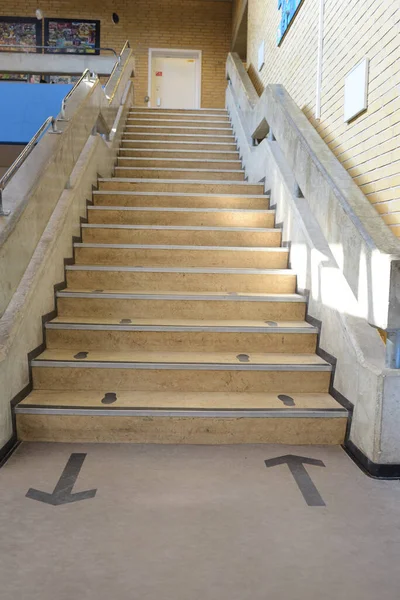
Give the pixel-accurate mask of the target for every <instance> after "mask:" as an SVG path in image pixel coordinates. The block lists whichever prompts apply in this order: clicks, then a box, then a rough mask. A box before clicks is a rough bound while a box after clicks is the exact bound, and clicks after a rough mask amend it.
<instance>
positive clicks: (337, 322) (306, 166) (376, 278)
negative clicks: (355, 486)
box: [227, 56, 400, 464]
mask: <svg viewBox="0 0 400 600" xmlns="http://www.w3.org/2000/svg"><path fill="white" fill-rule="evenodd" d="M233 58H234V57H232V56H230V58H229V61H231V63H229V61H228V69H227V72H228V77H229V79H230V85H229V86H228V89H227V107H228V110H229V113H230V116H231V119H232V124H233V127H234V130H235V135H236V137H237V140H238V145H239V148H240V154H241V157H242V160H243V164H244V167H245V169H246V174H247V176H248V178H249V181H252V182H256V181H260V180H262V179H263V178H265V188H266V190H268V191H270V193H271V204H272V206H275V207H276V220H277V223H278V224H279V223H282V226H283V242H284V243H285V244H286V245H288V246H290V266H291V268H293V269H294V270H295V272H296V273H297V277H298V288H299V292H302V293H305V294H307V295H308V297H309V306H308V314H309V317H311V318H313V319H315V320H317V321H319V322H320V323H321V335H320V349H321V351H322V352H325V353H327V354H328V355H330V356H331V357H332V358H333V359H335V360H336V369H335V375H334V380H333V388H334V389H333V393H335V391H336V392H338V393H339V394H340V395H341V396H342V397H343V398H344V399H345V400H347V401H348V402H349V403H350V404H352V405H353V407H354V410H353V417H352V422H351V429H350V434H349V440H350V441H351V442H352V443H353V444H354V445H355V446H356V447H357V448H358V449H359V450H361V452H362V453H363V454H364V455H365V456H366V457H367V458H368V459H369V460H370V461H373V462H374V463H378V464H393V463H399V462H400V427H399V424H400V402H399V400H398V398H399V397H400V378H399V374H400V372H399V371H398V370H392V369H387V368H386V367H385V345H384V343H383V341H382V339H381V336H380V335H379V333H378V330H377V329H376V328H374V327H372V326H371V325H370V323H369V317H371V319H372V320H373V321H375V323H374V324H376V325H378V324H380V323H382V324H384V323H386V322H387V321H386V320H385V319H387V320H391V321H392V323H396V326H397V320H396V319H397V318H399V317H400V311H399V310H398V308H397V309H396V307H395V305H392V306H391V311H392V312H391V311H389V310H388V307H389V303H390V293H393V291H394V289H396V286H394V288H393V278H391V272H390V269H391V268H393V267H394V268H397V267H396V265H397V254H394V253H395V251H396V250H397V244H398V242H397V240H396V239H395V238H394V236H392V234H391V233H390V232H389V231H388V230H386V236H385V237H379V235H381V234H380V233H379V231H378V238H377V237H376V235H377V234H376V232H375V231H371V235H369V231H370V228H371V227H372V224H371V222H368V216H369V211H370V209H371V206H370V205H369V203H368V201H367V199H364V200H365V205H366V208H365V211H362V210H361V203H362V198H363V194H362V193H361V192H359V190H358V189H357V186H355V184H354V182H352V181H351V178H350V177H349V176H348V175H347V173H346V172H344V173H345V176H346V177H344V176H342V175H341V172H340V170H342V171H343V168H342V167H341V165H340V164H339V163H338V168H337V169H336V166H335V165H334V167H335V168H333V170H332V169H331V168H330V166H331V162H332V159H331V156H330V154H331V153H330V151H329V149H328V148H326V150H325V149H324V146H325V144H324V142H323V141H322V140H320V139H319V140H317V139H316V138H318V134H317V133H316V132H314V133H315V136H316V138H314V137H313V135H312V134H310V132H309V131H308V128H311V129H312V126H311V125H310V124H309V123H308V121H307V119H306V118H305V117H304V121H305V123H304V122H303V121H302V120H300V122H299V121H298V120H297V114H296V111H295V110H294V109H293V111H291V112H290V116H291V120H292V122H290V120H289V118H288V117H287V116H285V114H284V107H285V104H284V106H283V107H279V106H277V104H279V102H280V100H281V99H282V95H283V96H284V100H285V101H286V100H287V99H286V94H285V93H283V92H284V91H282V89H281V88H280V87H277V86H273V88H272V89H268V88H267V89H266V90H265V92H264V94H263V95H262V96H261V98H258V96H257V94H256V93H255V90H254V88H253V86H252V84H251V82H250V80H249V79H248V78H246V77H247V74H246V72H245V70H244V68H243V66H242V64H241V62H240V61H239V60H238V61H235V60H233ZM242 69H243V71H244V74H246V77H244V76H243V77H242V75H243V74H242V73H241V70H242ZM289 101H290V98H289V100H287V102H288V103H289ZM289 104H290V103H289ZM294 106H295V105H294ZM290 108H293V107H291V106H290ZM293 112H294V114H293ZM299 112H300V111H299ZM300 114H301V112H300ZM293 120H294V121H295V122H294V123H293ZM268 131H269V132H271V131H272V133H273V135H274V136H275V137H276V141H273V139H272V138H271V139H264V140H263V141H262V142H261V143H260V144H259V145H258V146H254V145H253V143H252V136H253V135H254V134H255V132H257V136H256V137H259V138H262V137H263V136H264V135H265V133H266V132H268ZM296 135H297V136H298V137H297V139H296ZM309 136H311V140H310V138H309ZM307 140H308V141H309V142H310V144H311V145H314V144H319V143H320V144H321V145H320V146H319V147H318V152H317V156H315V157H314V158H315V160H314V161H313V160H312V156H310V148H309V147H307ZM332 158H333V161H336V159H335V157H334V156H333V157H332ZM318 162H321V163H323V164H324V165H325V167H326V170H324V169H321V168H320V167H319V165H318V164H317V163H318ZM336 162H337V161H336ZM347 178H348V179H347ZM348 180H350V182H351V184H350V183H349V182H348ZM334 184H335V185H336V186H337V189H334V187H335V186H334ZM299 185H300V188H301V191H302V192H303V197H302V196H301V195H299V193H298V186H299ZM351 185H352V186H354V187H355V188H356V190H354V189H350V192H351V197H350V198H349V197H348V193H350V192H349V189H348V187H347V186H349V187H351ZM358 192H359V194H360V196H358ZM338 195H339V197H338ZM342 201H343V203H342ZM352 202H354V203H355V204H356V205H358V206H359V207H360V211H359V212H357V211H355V214H354V212H353V211H352V210H351V204H352ZM348 205H350V206H348ZM372 210H373V209H372ZM354 217H356V218H354ZM358 219H359V220H360V221H363V220H364V219H366V221H367V222H366V223H365V227H364V223H363V222H362V223H361V224H360V221H359V220H358ZM378 219H379V217H378ZM380 225H382V228H384V229H386V228H385V226H384V224H383V223H380ZM380 225H379V226H380ZM379 226H378V228H379ZM360 229H362V231H360ZM391 251H393V254H391V253H390V252H391ZM379 257H380V258H379ZM375 269H377V270H376V271H375ZM382 281H383V284H382V286H381V287H380V288H379V286H380V282H382ZM390 289H392V292H390ZM385 315H386V316H385Z"/></svg>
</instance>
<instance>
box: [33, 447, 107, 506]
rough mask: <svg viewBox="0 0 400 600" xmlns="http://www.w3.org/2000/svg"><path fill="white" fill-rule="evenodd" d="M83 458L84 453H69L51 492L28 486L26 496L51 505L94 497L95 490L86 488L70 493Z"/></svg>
mask: <svg viewBox="0 0 400 600" xmlns="http://www.w3.org/2000/svg"><path fill="white" fill-rule="evenodd" d="M85 458H86V454H77V453H75V454H71V456H70V457H69V459H68V462H67V464H66V465H65V468H64V471H63V472H62V473H61V477H60V479H59V480H58V483H57V485H56V487H55V488H54V490H53V493H52V494H48V493H47V492H41V491H40V490H35V489H34V488H30V489H29V490H28V491H27V493H26V497H27V498H31V499H32V500H38V501H39V502H45V504H51V505H52V506H59V505H60V504H68V503H69V502H79V500H87V499H88V498H94V497H95V495H96V492H97V490H86V491H85V492H77V493H76V494H72V488H73V487H74V485H75V482H76V480H77V478H78V476H79V473H80V470H81V468H82V465H83V461H84V460H85Z"/></svg>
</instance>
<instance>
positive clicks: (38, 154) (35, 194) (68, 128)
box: [0, 57, 134, 315]
mask: <svg viewBox="0 0 400 600" xmlns="http://www.w3.org/2000/svg"><path fill="white" fill-rule="evenodd" d="M133 64H134V63H133V58H131V57H129V58H127V60H126V62H125V69H124V71H121V72H120V73H119V75H120V76H121V77H120V78H119V79H118V80H116V84H117V85H116V94H115V95H113V96H112V98H111V97H110V99H108V98H107V97H106V95H105V93H104V91H103V89H102V87H101V84H100V82H99V80H98V79H96V80H94V81H86V80H84V81H83V82H82V83H81V84H80V86H79V87H78V88H77V89H76V91H75V92H74V94H73V95H72V96H71V99H70V101H69V102H68V104H67V107H66V115H65V116H66V119H68V120H67V121H58V123H57V127H58V128H59V129H60V131H62V134H61V135H54V134H52V133H50V131H48V132H47V133H45V134H44V135H43V136H42V138H41V139H40V141H39V142H38V144H37V146H36V147H35V148H34V150H33V151H32V154H31V155H30V156H29V157H28V158H27V160H26V161H25V163H24V164H23V165H22V166H21V167H20V169H19V170H18V172H17V174H16V175H15V176H14V178H13V179H12V180H11V181H10V182H9V184H8V185H7V187H6V189H5V191H4V194H3V204H4V207H5V208H6V209H8V210H10V211H11V214H10V216H9V217H6V218H5V217H2V218H0V281H1V282H2V285H1V287H0V315H1V314H2V313H3V312H4V310H5V308H6V307H7V305H8V303H9V302H10V300H11V298H12V296H13V294H14V292H15V290H16V289H17V286H18V284H19V282H20V280H21V277H22V275H23V273H24V272H25V269H26V268H27V265H28V263H29V260H30V259H31V257H32V254H33V252H34V250H35V248H36V245H37V243H38V241H39V239H40V236H41V234H42V233H43V231H44V229H45V227H46V224H47V222H48V220H49V218H50V215H51V213H52V211H53V210H54V207H55V205H56V203H57V201H58V199H59V197H60V195H61V193H62V191H63V190H64V188H65V187H66V186H68V185H69V178H70V175H71V172H72V170H73V168H74V165H75V163H76V160H77V157H78V156H79V155H80V153H81V151H82V149H83V147H84V146H85V144H86V142H87V140H88V138H89V136H90V134H91V132H92V129H93V127H94V126H95V125H96V123H97V122H98V120H99V118H101V120H102V121H103V122H104V123H105V125H106V126H107V127H108V129H111V127H112V124H113V122H114V119H115V118H116V115H117V112H118V110H119V107H120V102H121V97H122V94H123V92H124V89H125V87H126V84H127V82H128V81H129V79H130V77H131V74H132V69H133Z"/></svg>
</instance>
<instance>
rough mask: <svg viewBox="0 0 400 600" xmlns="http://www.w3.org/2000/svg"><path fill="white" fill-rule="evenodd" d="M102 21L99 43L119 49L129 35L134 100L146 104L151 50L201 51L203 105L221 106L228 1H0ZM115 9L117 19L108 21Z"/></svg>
mask: <svg viewBox="0 0 400 600" xmlns="http://www.w3.org/2000/svg"><path fill="white" fill-rule="evenodd" d="M38 7H40V8H41V9H42V11H43V12H44V14H45V16H48V17H63V18H68V17H72V18H81V19H99V20H100V21H101V46H103V47H104V46H108V47H111V48H115V49H116V50H117V51H118V52H119V51H120V50H121V48H122V46H123V44H124V42H125V40H126V39H129V41H130V43H131V46H132V48H133V50H134V52H135V55H136V60H137V72H136V81H135V102H136V103H137V104H143V105H144V97H145V96H146V94H147V84H148V49H149V48H185V49H193V50H202V98H201V102H202V106H203V107H210V108H211V107H214V108H223V107H224V105H225V88H226V81H225V62H226V57H227V53H228V52H229V49H230V41H231V31H232V4H231V2H226V1H212V0H40V2H38V1H36V0H14V1H13V2H10V0H0V15H3V16H20V17H23V16H31V17H33V16H34V15H35V10H36V9H37V8H38ZM113 12H117V13H118V15H119V17H120V21H119V24H118V25H114V23H113V22H112V19H111V15H112V13H113Z"/></svg>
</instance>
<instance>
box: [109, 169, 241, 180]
mask: <svg viewBox="0 0 400 600" xmlns="http://www.w3.org/2000/svg"><path fill="white" fill-rule="evenodd" d="M177 168H179V167H177ZM115 177H134V178H136V177H137V178H139V177H143V178H144V179H193V180H195V181H196V180H197V181H198V180H199V179H205V180H206V181H220V180H221V179H223V180H224V181H244V180H245V174H244V173H243V172H242V173H236V172H235V171H232V172H228V173H221V172H220V171H216V172H215V171H205V172H203V171H188V170H186V171H172V170H169V169H165V170H162V169H160V170H158V169H156V170H154V171H153V170H152V169H140V168H139V169H132V168H129V167H126V168H121V167H115Z"/></svg>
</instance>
